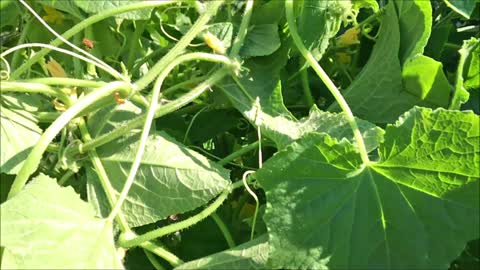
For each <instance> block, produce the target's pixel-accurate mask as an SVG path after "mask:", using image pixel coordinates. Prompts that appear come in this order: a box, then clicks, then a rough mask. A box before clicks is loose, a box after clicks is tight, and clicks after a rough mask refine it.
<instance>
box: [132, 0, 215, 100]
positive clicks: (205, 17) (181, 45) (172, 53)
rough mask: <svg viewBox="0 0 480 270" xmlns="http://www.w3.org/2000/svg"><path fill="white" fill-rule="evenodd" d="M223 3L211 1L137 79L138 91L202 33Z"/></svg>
mask: <svg viewBox="0 0 480 270" xmlns="http://www.w3.org/2000/svg"><path fill="white" fill-rule="evenodd" d="M222 4H223V0H217V1H211V2H210V4H209V5H208V8H207V10H206V11H205V12H204V13H203V14H202V15H200V17H199V18H198V19H197V21H196V22H195V23H194V24H193V26H192V27H191V28H190V30H189V31H188V32H187V33H186V34H185V35H184V36H183V37H182V38H181V39H180V40H179V41H178V43H177V44H176V45H175V46H174V47H173V48H172V49H170V50H169V51H168V53H167V54H166V55H165V56H163V57H162V59H160V61H158V62H157V63H156V64H155V65H154V66H153V67H152V68H151V69H150V71H149V72H148V73H147V74H145V76H143V77H142V78H141V79H139V80H138V81H136V82H135V83H134V84H135V85H136V87H137V89H138V91H140V90H142V89H144V88H145V87H147V86H148V85H149V84H150V83H151V82H152V81H153V80H154V79H155V77H157V75H158V74H159V73H160V72H161V71H162V70H163V69H164V68H165V66H166V65H167V64H168V63H170V62H171V61H173V60H174V59H175V58H176V57H178V55H179V54H180V53H181V52H182V51H183V50H184V49H185V48H186V47H187V46H188V45H189V44H190V42H191V41H192V40H193V39H194V38H195V37H196V36H197V35H198V33H200V32H201V31H202V30H203V28H204V26H205V25H206V24H207V23H208V21H210V19H211V18H212V17H213V16H214V15H215V14H216V13H217V10H218V8H219V7H220V6H221V5H222Z"/></svg>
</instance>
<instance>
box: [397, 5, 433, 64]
mask: <svg viewBox="0 0 480 270" xmlns="http://www.w3.org/2000/svg"><path fill="white" fill-rule="evenodd" d="M394 3H395V8H396V10H397V14H398V23H399V26H400V37H401V39H400V51H399V57H400V61H401V63H404V62H405V61H406V60H407V59H408V58H409V57H413V56H415V55H416V54H421V53H423V49H424V48H425V46H426V45H427V43H428V38H429V37H430V33H431V29H432V5H431V4H430V1H424V0H411V1H403V0H396V1H394Z"/></svg>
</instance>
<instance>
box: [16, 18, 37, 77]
mask: <svg viewBox="0 0 480 270" xmlns="http://www.w3.org/2000/svg"><path fill="white" fill-rule="evenodd" d="M28 17H29V18H28V19H27V22H26V23H25V27H24V28H23V29H22V34H21V36H20V38H19V39H18V43H17V45H20V44H23V43H24V42H25V39H26V37H27V34H28V32H30V27H32V23H33V18H31V17H30V15H28ZM20 55H21V54H20V51H15V53H14V54H13V57H12V64H11V68H12V69H13V70H15V69H16V68H17V66H18V63H19V62H20Z"/></svg>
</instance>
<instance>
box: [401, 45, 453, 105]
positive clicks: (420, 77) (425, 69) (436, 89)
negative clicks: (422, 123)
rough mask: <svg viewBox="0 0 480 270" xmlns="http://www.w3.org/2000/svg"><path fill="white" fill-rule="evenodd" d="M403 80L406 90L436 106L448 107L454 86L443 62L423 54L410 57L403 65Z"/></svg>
mask: <svg viewBox="0 0 480 270" xmlns="http://www.w3.org/2000/svg"><path fill="white" fill-rule="evenodd" d="M402 81H403V86H404V88H405V91H407V92H409V93H412V94H414V95H416V96H419V97H420V98H421V99H422V100H428V102H430V103H432V104H435V105H436V106H439V107H444V108H445V107H448V104H449V103H450V95H451V93H452V92H453V87H452V86H451V85H450V83H449V82H448V79H447V77H446V76H445V73H444V72H443V65H442V63H441V62H438V61H435V60H433V59H432V58H430V57H428V56H424V55H421V54H418V55H416V56H413V57H410V58H408V59H407V61H406V62H405V63H404V65H403V70H402Z"/></svg>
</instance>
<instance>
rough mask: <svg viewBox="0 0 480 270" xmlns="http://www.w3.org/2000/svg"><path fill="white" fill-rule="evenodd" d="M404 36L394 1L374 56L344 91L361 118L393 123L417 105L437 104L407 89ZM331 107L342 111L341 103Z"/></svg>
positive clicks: (432, 105) (389, 5) (387, 12)
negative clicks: (402, 56) (402, 54)
mask: <svg viewBox="0 0 480 270" xmlns="http://www.w3.org/2000/svg"><path fill="white" fill-rule="evenodd" d="M400 40H401V33H400V28H399V23H398V18H397V15H396V11H395V6H394V5H393V2H390V4H388V5H387V6H386V12H385V15H384V16H383V19H382V25H381V28H380V30H379V37H378V40H377V43H376V44H375V47H374V49H373V51H372V54H371V56H370V59H369V60H368V62H367V64H366V65H365V66H364V68H363V70H362V71H361V72H360V74H359V75H358V76H357V77H356V78H355V80H354V81H353V83H352V84H351V85H350V86H349V87H348V88H347V89H346V90H345V92H344V93H343V94H344V97H345V99H346V100H347V102H348V104H349V105H350V108H351V109H352V111H353V113H354V114H355V115H356V116H358V117H359V118H362V119H365V120H367V121H371V122H374V123H391V122H393V121H395V119H397V118H398V116H400V115H401V114H402V113H404V112H405V111H408V110H409V109H411V108H412V107H413V106H415V105H422V106H427V107H437V105H435V104H433V103H431V102H429V101H428V100H422V98H421V96H420V94H412V93H410V92H407V91H405V89H404V87H403V85H402V68H401V63H400V61H399V58H398V52H399V49H400ZM422 48H423V47H422ZM427 97H428V95H427ZM328 109H329V110H330V111H340V107H339V106H338V104H337V103H333V104H332V105H331V106H330V107H329V108H328Z"/></svg>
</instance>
